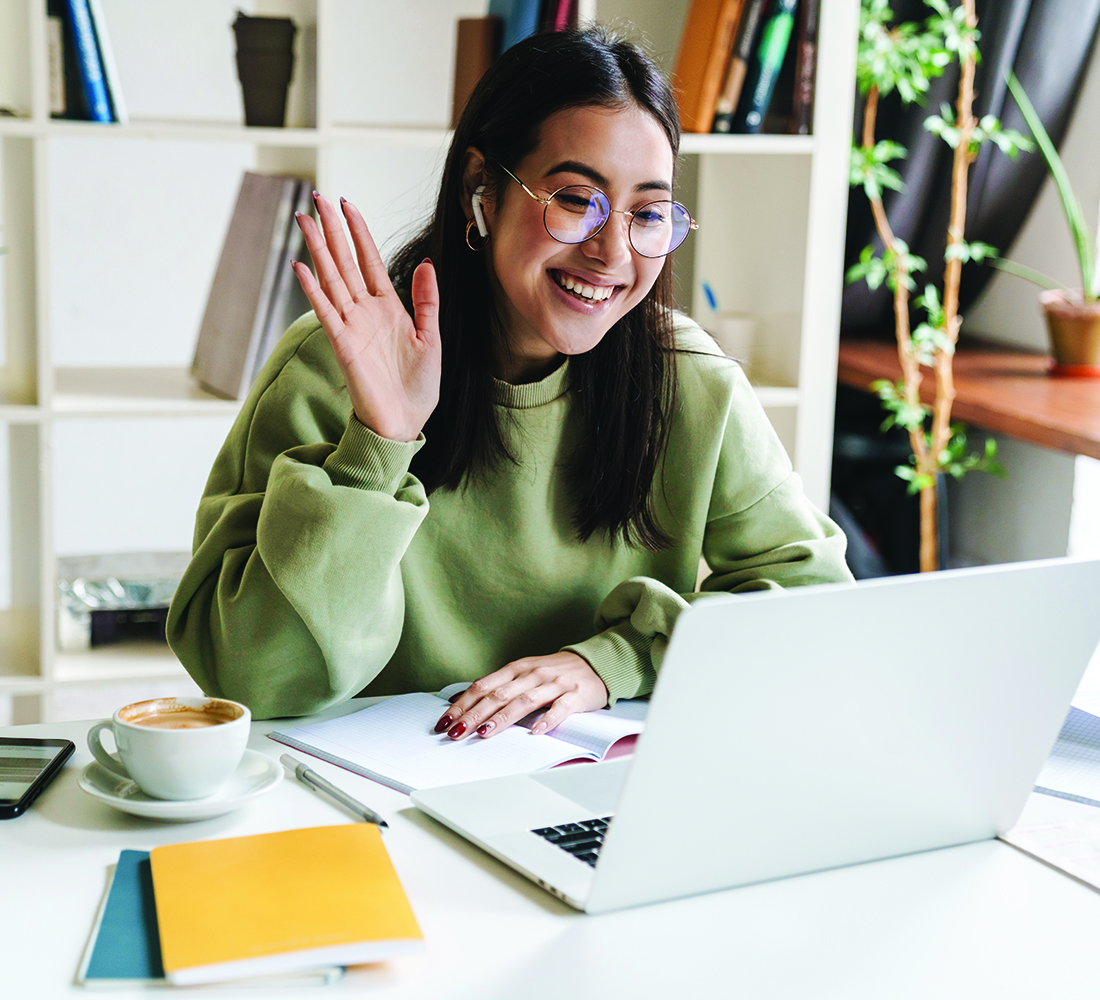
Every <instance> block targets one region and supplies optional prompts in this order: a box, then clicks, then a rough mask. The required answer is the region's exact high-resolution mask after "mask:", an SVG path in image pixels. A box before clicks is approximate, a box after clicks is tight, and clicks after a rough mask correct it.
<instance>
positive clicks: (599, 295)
mask: <svg viewBox="0 0 1100 1000" xmlns="http://www.w3.org/2000/svg"><path fill="white" fill-rule="evenodd" d="M557 280H558V284H559V285H561V286H562V288H564V289H566V290H568V291H570V292H572V293H573V294H574V295H579V296H580V297H582V298H585V299H588V300H589V301H590V302H602V301H603V300H604V299H609V298H611V293H612V292H613V291H614V289H613V288H611V287H608V286H606V285H604V286H601V287H600V288H593V287H592V286H591V285H585V284H583V283H581V282H580V281H576V280H575V279H574V278H573V277H572V276H571V275H568V274H559V275H558V276H557Z"/></svg>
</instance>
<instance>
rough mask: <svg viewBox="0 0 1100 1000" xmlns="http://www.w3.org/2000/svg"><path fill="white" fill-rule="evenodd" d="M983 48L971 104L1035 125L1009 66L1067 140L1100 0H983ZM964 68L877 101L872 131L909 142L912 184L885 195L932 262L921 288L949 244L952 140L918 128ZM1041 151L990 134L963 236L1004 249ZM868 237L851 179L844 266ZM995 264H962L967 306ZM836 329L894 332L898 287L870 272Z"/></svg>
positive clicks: (899, 2) (951, 91) (905, 171)
mask: <svg viewBox="0 0 1100 1000" xmlns="http://www.w3.org/2000/svg"><path fill="white" fill-rule="evenodd" d="M891 6H892V7H893V10H894V13H895V15H897V19H898V20H905V21H909V20H923V19H924V18H925V17H927V15H928V13H929V12H930V11H929V8H928V7H926V6H925V4H924V3H923V2H921V0H895V2H894V3H893V4H892V5H891ZM977 12H978V29H979V30H980V31H981V38H980V40H979V43H978V48H979V50H980V51H981V55H982V61H981V62H980V63H979V65H978V69H977V78H976V81H975V89H976V98H975V101H974V113H975V116H976V117H977V118H979V119H980V118H981V117H982V116H983V115H986V114H993V115H995V116H996V117H997V118H999V119H1000V121H1001V123H1002V125H1004V126H1005V127H1006V128H1012V129H1016V130H1017V131H1018V132H1021V133H1022V134H1024V135H1027V134H1028V130H1027V126H1026V125H1025V124H1024V121H1023V117H1022V116H1021V115H1020V112H1019V109H1018V108H1017V107H1016V102H1015V101H1014V100H1012V97H1011V95H1010V94H1009V93H1008V88H1007V87H1006V85H1005V82H1004V75H1005V73H1006V71H1007V70H1009V69H1011V70H1013V71H1014V72H1015V74H1016V76H1017V77H1018V78H1019V80H1020V82H1021V84H1022V85H1023V87H1024V90H1025V91H1026V92H1027V95H1028V97H1030V99H1031V102H1032V104H1033V105H1034V106H1035V109H1036V111H1037V112H1038V113H1039V116H1040V118H1041V119H1042V121H1043V124H1044V126H1045V127H1046V129H1047V131H1048V132H1049V133H1050V136H1051V138H1052V139H1053V141H1054V143H1055V144H1056V145H1061V142H1062V139H1063V138H1064V136H1065V133H1066V129H1067V127H1068V125H1069V122H1070V119H1071V118H1072V116H1073V111H1074V108H1075V105H1076V102H1077V94H1078V92H1079V90H1080V86H1081V82H1082V80H1083V78H1084V75H1085V70H1086V68H1087V66H1088V61H1089V57H1090V55H1091V51H1092V47H1093V42H1094V39H1095V37H1096V34H1097V24H1098V22H1100V0H978V3H977ZM958 79H959V71H958V66H957V65H955V66H952V68H951V70H950V71H949V72H948V73H945V74H944V76H942V77H940V78H939V79H938V80H936V81H934V82H933V84H932V89H931V92H930V94H929V97H928V100H927V102H926V104H925V105H924V106H923V107H921V106H917V105H910V106H909V107H907V108H904V109H903V108H902V105H901V102H900V100H898V98H897V95H896V94H893V95H891V96H890V97H889V98H887V99H884V100H883V101H881V102H880V106H879V113H878V120H877V124H876V128H875V137H876V139H884V138H890V139H894V140H895V141H897V142H900V143H901V144H902V145H903V146H905V147H906V148H907V149H908V150H909V156H908V157H907V159H905V160H901V161H895V163H894V164H893V165H894V166H895V168H896V169H898V171H899V173H900V174H901V175H902V178H903V180H904V181H905V184H906V189H905V190H904V191H903V192H888V193H887V196H886V198H885V199H884V204H885V207H886V211H887V215H888V216H889V219H890V225H891V228H892V229H893V231H894V233H895V234H896V235H897V236H899V237H900V238H901V239H903V240H904V241H905V242H906V243H907V244H908V245H909V248H910V251H911V252H912V253H916V254H918V255H919V256H921V257H923V258H924V259H925V260H927V261H928V270H927V271H925V272H922V273H921V274H918V275H916V281H917V287H918V290H919V289H920V288H923V287H924V284H925V283H927V282H933V283H935V284H936V285H937V287H939V288H941V289H942V278H943V268H944V262H943V252H944V246H945V244H946V232H947V219H948V215H949V212H950V202H951V184H950V180H951V157H952V153H953V151H952V150H951V148H950V147H949V146H948V145H947V144H946V143H945V142H944V141H943V140H942V139H940V138H939V136H936V135H933V134H932V133H931V132H926V131H925V130H924V128H923V122H924V119H925V118H926V117H927V116H928V115H929V114H930V113H932V112H933V111H938V110H939V107H940V105H941V103H944V102H947V103H949V104H951V105H952V106H953V105H954V103H955V99H956V95H957V89H958ZM856 119H857V120H856V122H855V134H856V135H857V136H859V134H860V131H861V128H862V105H861V103H860V102H859V98H858V95H857V108H856ZM1046 174H1047V171H1046V165H1045V163H1044V162H1043V159H1042V156H1041V155H1040V153H1039V152H1038V150H1036V151H1034V152H1031V153H1021V154H1020V155H1019V156H1018V157H1017V159H1016V160H1010V159H1009V158H1008V157H1007V156H1005V155H1004V154H1003V153H1001V152H1000V150H998V149H997V148H996V147H995V146H994V145H993V144H992V143H987V144H986V146H985V147H984V148H983V149H982V151H981V153H980V154H979V156H978V159H977V160H976V161H975V163H974V164H973V166H972V167H971V170H970V187H969V192H968V198H967V217H966V239H967V240H968V241H970V242H973V241H981V242H983V243H989V244H991V245H992V246H994V247H996V248H997V249H998V250H999V251H1001V253H1003V254H1005V255H1009V254H1008V251H1009V248H1010V247H1011V245H1012V242H1013V240H1014V239H1015V238H1016V234H1017V233H1018V232H1019V230H1020V227H1021V226H1022V225H1023V223H1024V220H1025V219H1026V217H1027V214H1028V212H1029V211H1030V210H1031V206H1032V203H1033V202H1034V200H1035V198H1036V196H1037V195H1038V192H1039V189H1040V187H1041V186H1042V183H1043V181H1044V179H1045V178H1046ZM868 244H873V245H874V246H875V248H876V250H881V243H880V241H879V240H878V237H877V234H876V233H875V228H874V222H873V220H872V218H871V211H870V208H869V207H868V204H867V198H866V196H865V195H864V194H863V191H862V190H861V189H858V188H852V189H851V192H850V197H849V200H848V233H847V245H846V248H845V268H847V267H848V266H849V265H851V264H853V263H855V262H856V261H857V260H858V259H859V254H860V251H861V250H862V249H863V248H864V247H865V246H867V245H868ZM993 270H994V269H993V268H992V267H990V266H988V265H975V264H970V265H967V266H966V267H965V268H964V269H963V279H962V286H961V289H960V311H962V312H963V313H965V311H966V308H967V307H968V305H969V304H970V303H972V302H973V301H974V299H975V298H976V297H977V295H978V293H979V292H980V291H981V290H982V288H983V287H984V285H985V283H986V282H987V281H988V280H989V278H990V277H991V276H992V274H993ZM841 329H842V331H843V333H845V334H849V335H852V336H864V337H881V338H891V339H892V338H893V335H894V334H893V331H894V317H893V305H892V296H891V293H890V292H889V290H888V289H887V288H886V287H885V286H883V287H881V288H879V289H878V290H877V291H875V292H871V291H870V290H869V289H868V288H867V285H866V283H865V282H862V281H861V282H858V283H856V284H852V285H848V286H847V287H846V288H845V290H844V300H843V309H842V313H841Z"/></svg>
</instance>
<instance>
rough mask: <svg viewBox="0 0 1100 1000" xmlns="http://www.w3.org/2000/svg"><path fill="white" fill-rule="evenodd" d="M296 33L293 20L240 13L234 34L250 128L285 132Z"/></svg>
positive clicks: (238, 74)
mask: <svg viewBox="0 0 1100 1000" xmlns="http://www.w3.org/2000/svg"><path fill="white" fill-rule="evenodd" d="M296 31H297V28H296V27H295V25H294V22H293V21H292V20H291V19H290V18H289V17H249V16H248V15H247V14H242V13H240V12H239V11H238V13H237V19H236V20H235V21H234V22H233V33H234V34H235V35H236V37H237V76H238V77H239V78H240V81H241V93H242V95H243V97H244V123H245V124H246V125H261V126H268V127H274V128H281V127H282V126H283V125H284V124H285V122H286V95H287V88H288V87H289V86H290V77H291V74H292V73H293V71H294V34H295V32H296Z"/></svg>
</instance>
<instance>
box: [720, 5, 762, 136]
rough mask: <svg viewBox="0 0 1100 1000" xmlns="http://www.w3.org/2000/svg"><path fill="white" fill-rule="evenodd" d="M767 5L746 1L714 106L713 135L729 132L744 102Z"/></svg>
mask: <svg viewBox="0 0 1100 1000" xmlns="http://www.w3.org/2000/svg"><path fill="white" fill-rule="evenodd" d="M767 5H768V0H747V3H746V6H745V9H744V11H743V12H742V14H741V21H740V24H739V25H738V28H737V37H736V38H735V39H734V43H733V52H732V53H731V54H730V58H729V63H728V64H727V66H726V75H725V79H724V80H723V81H722V89H721V93H720V94H719V96H718V101H717V102H716V104H715V109H714V117H713V119H712V120H711V127H710V130H711V131H712V132H729V131H731V129H732V128H733V116H734V112H735V111H736V110H737V103H738V101H739V100H740V99H741V91H742V89H743V88H744V85H745V77H746V76H748V72H749V61H750V60H751V59H752V53H753V47H754V46H755V44H756V37H757V34H758V33H759V29H760V22H761V21H762V20H763V16H764V8H765V7H767Z"/></svg>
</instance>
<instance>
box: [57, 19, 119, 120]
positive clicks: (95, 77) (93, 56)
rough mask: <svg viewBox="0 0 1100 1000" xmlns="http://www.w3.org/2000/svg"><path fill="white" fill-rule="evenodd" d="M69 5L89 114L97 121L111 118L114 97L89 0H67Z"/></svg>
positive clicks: (78, 64)
mask: <svg viewBox="0 0 1100 1000" xmlns="http://www.w3.org/2000/svg"><path fill="white" fill-rule="evenodd" d="M66 2H67V4H68V8H69V25H70V27H71V29H72V36H73V46H74V48H75V49H76V61H77V66H78V68H79V71H80V85H81V89H82V91H83V94H84V103H85V104H86V106H87V108H88V115H89V117H90V118H91V120H92V121H94V122H109V121H113V120H114V119H113V118H112V116H111V100H110V98H109V97H108V96H107V82H106V80H105V79H104V76H103V63H102V62H101V60H100V58H99V48H98V46H97V45H96V40H95V28H94V27H93V25H92V15H91V12H90V11H89V9H88V0H66Z"/></svg>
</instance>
